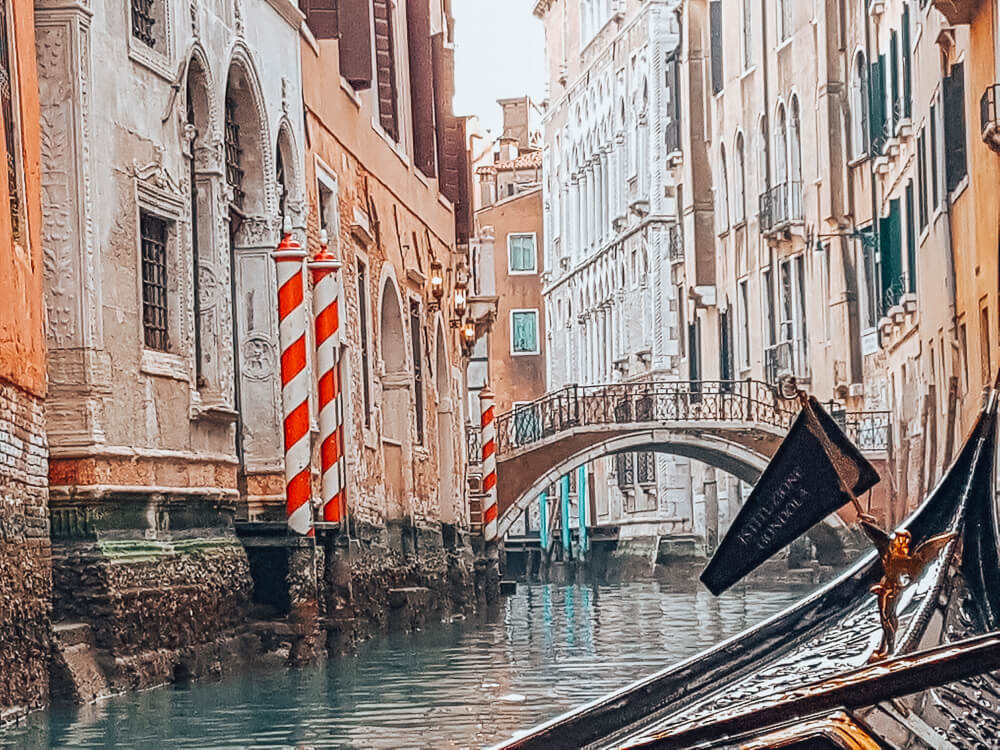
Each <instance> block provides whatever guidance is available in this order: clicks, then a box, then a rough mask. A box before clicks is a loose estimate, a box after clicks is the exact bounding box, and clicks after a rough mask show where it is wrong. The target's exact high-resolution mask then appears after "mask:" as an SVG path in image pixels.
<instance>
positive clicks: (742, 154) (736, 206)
mask: <svg viewBox="0 0 1000 750" xmlns="http://www.w3.org/2000/svg"><path fill="white" fill-rule="evenodd" d="M733 179H734V180H735V182H736V184H735V185H734V188H735V191H734V192H733V221H734V222H735V223H736V224H742V223H743V222H744V221H746V218H747V195H746V192H747V161H746V150H745V148H744V145H743V133H738V134H737V135H736V171H735V172H734V173H733Z"/></svg>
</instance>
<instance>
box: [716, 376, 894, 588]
mask: <svg viewBox="0 0 1000 750" xmlns="http://www.w3.org/2000/svg"><path fill="white" fill-rule="evenodd" d="M802 401H803V406H802V411H801V412H799V415H798V417H797V418H796V420H795V423H794V424H793V425H792V428H791V429H790V430H789V431H788V435H787V436H786V437H785V439H784V441H783V442H782V443H781V445H780V446H779V447H778V450H777V452H776V453H775V455H774V458H773V459H772V460H771V463H770V464H768V466H767V468H766V469H765V470H764V473H763V474H762V475H761V477H760V480H759V481H758V482H757V484H756V485H755V486H754V488H753V491H752V492H751V493H750V497H748V498H747V501H746V504H745V505H744V506H743V508H742V509H741V510H740V512H739V514H738V515H737V516H736V519H735V520H734V521H733V523H732V525H731V526H730V527H729V531H728V532H727V533H726V536H725V538H724V539H723V540H722V544H720V545H719V548H718V550H716V552H715V555H714V556H713V557H712V559H711V560H710V561H709V563H708V566H707V567H706V568H705V570H704V572H702V574H701V580H702V583H704V584H705V585H706V586H707V587H708V589H709V590H710V591H711V592H712V593H713V594H716V595H718V594H721V593H722V592H723V591H725V590H726V589H727V588H729V587H730V586H732V585H733V584H734V583H736V582H737V581H739V580H740V579H741V578H743V576H745V575H747V573H749V572H750V571H752V570H753V569H754V568H756V567H757V566H759V565H760V564H761V563H763V562H764V561H765V560H767V559H768V558H769V557H770V556H771V555H773V554H774V553H775V552H777V551H778V550H780V549H781V548H782V547H784V546H785V545H786V544H788V543H790V542H792V541H793V540H795V539H796V538H798V537H799V536H801V535H802V534H804V533H805V532H806V531H808V530H809V529H810V528H812V527H813V526H814V525H815V524H817V523H819V521H821V520H822V519H823V518H825V517H826V516H828V515H829V514H830V513H832V512H833V511H835V510H837V509H838V508H840V507H841V506H843V505H845V504H847V503H849V502H851V501H852V500H853V499H854V498H856V497H857V496H858V495H860V494H862V493H864V492H866V491H868V490H869V489H871V488H872V487H874V486H875V485H876V484H877V483H878V481H879V476H878V472H876V471H875V467H873V466H872V465H871V464H870V463H869V462H868V460H867V459H865V457H864V456H863V455H861V451H860V450H858V448H857V446H855V445H854V444H853V443H852V442H851V441H850V440H849V439H848V437H847V436H846V435H845V434H844V433H843V431H842V430H841V429H840V427H839V426H838V425H837V423H836V422H835V421H834V420H833V418H832V417H831V416H830V415H829V414H827V413H826V411H824V410H823V407H822V406H820V405H819V402H818V401H816V399H815V398H812V397H811V396H810V397H808V398H803V399H802Z"/></svg>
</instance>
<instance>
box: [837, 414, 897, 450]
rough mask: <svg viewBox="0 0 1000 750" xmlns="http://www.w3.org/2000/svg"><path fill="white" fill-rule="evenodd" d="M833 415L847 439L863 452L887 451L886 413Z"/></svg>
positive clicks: (888, 420) (887, 416) (888, 422)
mask: <svg viewBox="0 0 1000 750" xmlns="http://www.w3.org/2000/svg"><path fill="white" fill-rule="evenodd" d="M841 415H842V417H841V416H840V415H838V414H836V413H835V414H834V418H837V421H838V422H840V423H841V425H840V426H841V427H842V428H843V430H844V432H845V433H847V437H849V438H850V439H851V442H852V443H854V444H855V445H856V446H858V448H860V449H861V450H863V451H884V450H888V449H889V425H890V424H891V420H890V417H889V412H887V411H848V412H841ZM838 417H840V418H838Z"/></svg>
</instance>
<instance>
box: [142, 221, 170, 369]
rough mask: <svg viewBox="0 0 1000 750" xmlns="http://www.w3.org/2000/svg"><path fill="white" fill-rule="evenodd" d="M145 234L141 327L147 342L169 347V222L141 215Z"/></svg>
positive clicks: (163, 348) (143, 240)
mask: <svg viewBox="0 0 1000 750" xmlns="http://www.w3.org/2000/svg"><path fill="white" fill-rule="evenodd" d="M139 221H140V229H139V231H140V235H141V238H142V329H143V334H144V337H145V341H146V346H147V347H148V348H150V349H159V350H161V351H167V350H168V349H169V348H170V337H169V335H168V332H167V222H166V221H164V220H163V219H160V218H157V217H156V216H150V215H148V214H142V215H141V216H140V219H139Z"/></svg>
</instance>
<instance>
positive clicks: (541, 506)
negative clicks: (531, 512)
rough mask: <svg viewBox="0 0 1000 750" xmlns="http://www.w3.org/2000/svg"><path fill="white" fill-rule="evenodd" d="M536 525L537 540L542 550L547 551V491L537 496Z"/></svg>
mask: <svg viewBox="0 0 1000 750" xmlns="http://www.w3.org/2000/svg"><path fill="white" fill-rule="evenodd" d="M538 525H539V526H541V527H542V528H541V529H539V534H538V535H539V541H540V542H541V544H542V552H548V551H549V493H548V492H542V494H541V495H539V496H538Z"/></svg>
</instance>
